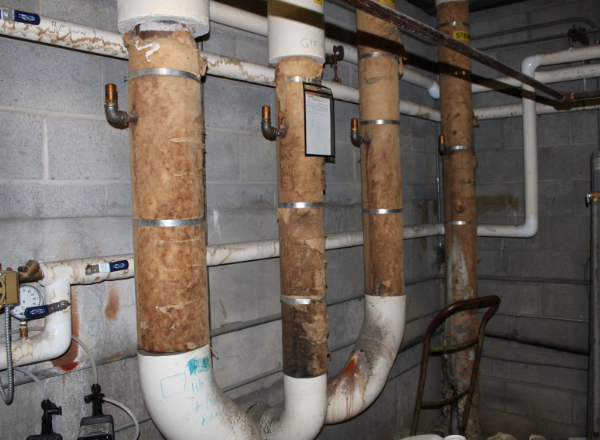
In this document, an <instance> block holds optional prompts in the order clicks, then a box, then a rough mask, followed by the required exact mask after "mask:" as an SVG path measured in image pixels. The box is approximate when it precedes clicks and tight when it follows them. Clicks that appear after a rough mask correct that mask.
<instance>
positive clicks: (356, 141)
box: [350, 118, 371, 148]
mask: <svg viewBox="0 0 600 440" xmlns="http://www.w3.org/2000/svg"><path fill="white" fill-rule="evenodd" d="M350 142H352V145H354V146H355V147H357V148H360V146H361V145H362V144H365V145H367V146H368V145H369V143H370V142H371V139H369V138H364V137H362V136H361V135H360V131H359V128H358V119H356V118H352V121H351V128H350Z"/></svg>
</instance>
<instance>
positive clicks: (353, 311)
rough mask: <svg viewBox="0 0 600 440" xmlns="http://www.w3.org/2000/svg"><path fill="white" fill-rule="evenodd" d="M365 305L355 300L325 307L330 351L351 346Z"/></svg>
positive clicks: (361, 319)
mask: <svg viewBox="0 0 600 440" xmlns="http://www.w3.org/2000/svg"><path fill="white" fill-rule="evenodd" d="M364 310H365V303H364V300H363V299H355V300H352V301H348V302H344V303H341V304H336V305H333V306H329V307H327V314H328V316H329V336H328V337H327V344H328V346H329V347H330V350H331V349H337V348H341V347H345V346H347V345H353V344H354V342H355V341H356V338H358V333H359V332H360V328H361V327H362V322H363V317H364Z"/></svg>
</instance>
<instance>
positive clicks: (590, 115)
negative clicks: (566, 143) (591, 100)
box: [569, 82, 598, 144]
mask: <svg viewBox="0 0 600 440" xmlns="http://www.w3.org/2000/svg"><path fill="white" fill-rule="evenodd" d="M572 84H573V83H572V82H569V85H572ZM571 88H572V87H571ZM569 116H570V118H571V144H594V143H598V130H597V129H596V128H595V127H596V124H597V123H598V110H595V111H585V112H575V113H572V114H570V115H569Z"/></svg>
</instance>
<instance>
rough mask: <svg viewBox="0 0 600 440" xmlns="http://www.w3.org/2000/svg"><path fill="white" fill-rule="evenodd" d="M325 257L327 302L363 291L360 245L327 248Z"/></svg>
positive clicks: (339, 299)
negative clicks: (345, 247)
mask: <svg viewBox="0 0 600 440" xmlns="http://www.w3.org/2000/svg"><path fill="white" fill-rule="evenodd" d="M326 257H327V268H326V277H327V302H328V303H332V302H337V301H341V300H343V299H344V298H349V297H352V296H358V295H361V294H363V293H364V275H363V248H362V246H356V247H353V248H347V249H333V250H329V251H327V252H326Z"/></svg>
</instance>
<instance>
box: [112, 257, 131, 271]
mask: <svg viewBox="0 0 600 440" xmlns="http://www.w3.org/2000/svg"><path fill="white" fill-rule="evenodd" d="M108 267H109V268H110V271H111V272H116V271H118V270H126V269H129V261H127V260H121V261H114V262H112V263H109V264H108Z"/></svg>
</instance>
